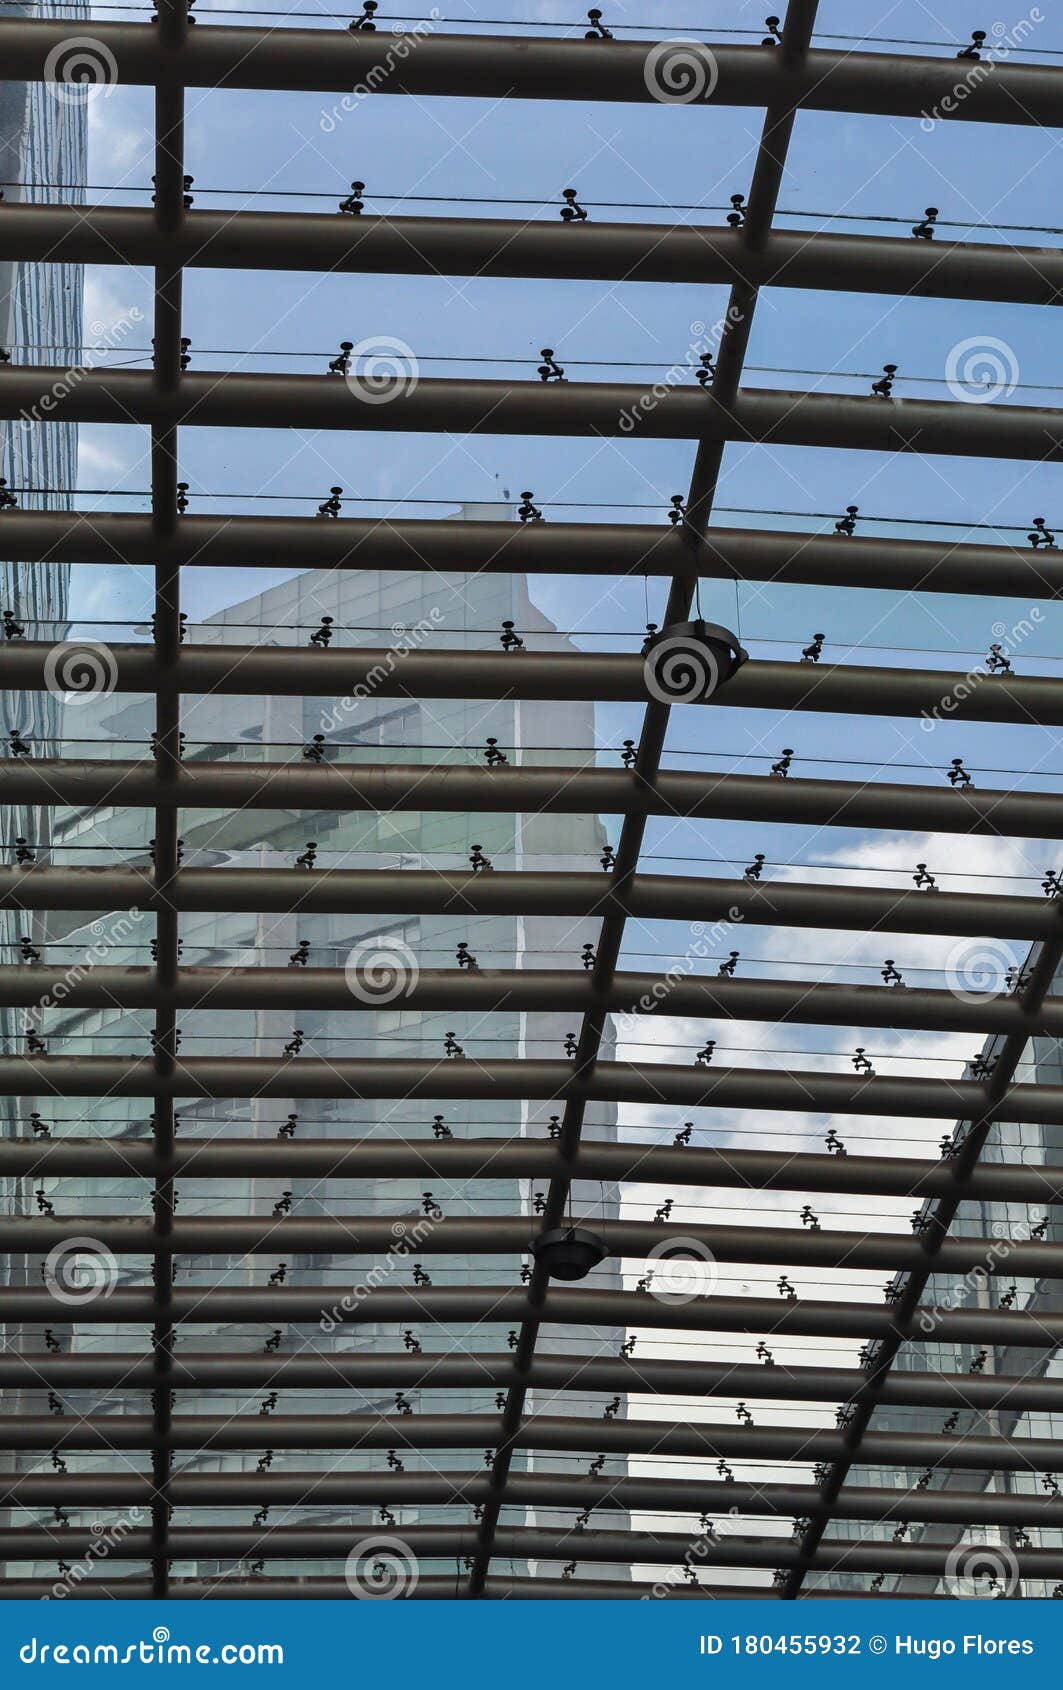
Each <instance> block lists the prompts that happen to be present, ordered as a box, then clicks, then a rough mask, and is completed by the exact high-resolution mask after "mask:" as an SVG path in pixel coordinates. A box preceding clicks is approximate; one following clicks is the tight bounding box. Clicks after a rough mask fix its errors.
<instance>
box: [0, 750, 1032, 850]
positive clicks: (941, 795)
mask: <svg viewBox="0 0 1063 1690" xmlns="http://www.w3.org/2000/svg"><path fill="white" fill-rule="evenodd" d="M0 804H42V805H55V804H61V805H64V806H70V807H72V808H90V807H92V808H94V807H97V806H105V805H109V804H110V805H119V804H120V805H122V806H123V807H124V808H126V809H128V808H130V807H132V806H137V807H141V808H156V807H157V806H158V805H160V804H161V805H163V806H164V807H165V806H166V805H167V804H174V805H176V806H177V808H178V809H192V810H213V809H220V810H230V809H256V810H264V809H278V810H296V811H298V810H306V811H312V812H317V811H319V810H329V811H331V810H344V811H352V810H353V811H362V812H373V811H380V810H418V811H422V812H428V811H437V810H443V811H462V810H468V811H471V812H473V813H475V814H478V815H479V814H499V813H506V814H520V813H523V812H531V811H535V812H542V813H544V814H551V815H590V814H595V813H596V814H599V815H621V814H632V815H634V814H644V815H666V816H668V817H669V818H671V819H676V818H688V819H691V820H731V821H765V822H779V823H810V824H812V825H815V826H823V827H859V828H867V827H883V828H888V829H892V830H897V829H901V828H910V829H912V830H913V831H917V832H942V833H964V834H967V833H986V834H991V835H992V836H993V837H994V838H998V837H1001V836H1004V837H1018V838H1027V839H1043V838H1046V837H1048V838H1051V837H1053V836H1054V835H1055V833H1056V831H1057V830H1058V828H1059V819H1060V813H1061V809H1063V798H1061V797H1060V795H1059V794H1058V793H1055V792H1001V791H998V790H996V789H994V788H991V787H981V786H972V787H968V788H966V789H964V788H960V787H949V786H946V785H944V784H943V785H942V786H941V787H936V786H935V787H931V786H899V785H893V784H891V783H887V782H884V781H883V782H878V783H875V784H867V783H864V784H860V783H854V782H849V781H830V780H799V779H794V778H793V777H791V778H790V779H788V780H773V779H771V778H769V777H768V776H763V775H714V774H695V773H689V772H686V771H678V770H670V769H669V770H664V771H663V772H662V773H660V774H658V775H656V776H655V778H654V780H653V781H652V783H650V782H645V781H642V780H640V778H639V776H638V775H637V774H636V773H632V772H630V771H628V770H626V769H597V768H594V767H587V768H583V769H578V768H574V767H573V768H539V767H533V766H528V765H521V766H519V767H515V766H512V765H507V766H505V767H502V768H495V769H489V768H486V767H483V766H478V765H475V764H459V763H454V764H447V763H441V764H437V765H436V766H435V767H433V768H426V767H425V766H424V765H423V764H414V765H409V766H403V765H401V764H391V765H388V764H379V765H376V766H374V765H371V764H360V763H347V764H337V763H333V764H329V765H314V764H312V763H309V762H307V763H302V764H300V763H299V762H298V761H296V762H294V763H260V764H246V763H245V764H240V763H183V764H182V765H181V766H180V768H179V769H178V770H177V771H176V773H175V774H174V777H173V779H172V780H170V781H167V782H164V781H162V780H161V779H160V777H159V775H158V773H157V771H156V770H155V768H154V766H153V765H152V764H151V763H149V762H147V761H144V762H139V763H132V762H109V761H105V760H103V759H99V760H97V761H94V762H75V761H66V760H54V761H52V760H45V759H43V758H41V759H11V760H9V761H7V762H4V763H0Z"/></svg>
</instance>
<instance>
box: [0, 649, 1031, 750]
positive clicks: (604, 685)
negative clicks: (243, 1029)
mask: <svg viewBox="0 0 1063 1690" xmlns="http://www.w3.org/2000/svg"><path fill="white" fill-rule="evenodd" d="M670 649H671V648H670ZM108 651H109V657H108V676H109V679H110V678H112V677H113V680H114V683H115V690H116V691H118V692H132V693H147V692H150V691H152V689H153V687H154V684H155V681H156V678H157V673H158V669H157V661H156V657H155V653H154V649H153V648H152V647H151V646H150V645H114V646H110V647H108ZM690 652H691V659H692V662H694V663H695V664H696V663H697V661H698V659H699V657H701V654H702V648H701V647H700V646H699V645H698V644H697V643H696V642H691V643H690ZM54 664H55V646H54V643H53V644H51V645H49V644H45V643H43V642H40V643H38V642H33V643H30V642H28V641H18V642H17V643H15V644H14V645H9V646H8V647H7V649H6V650H5V651H4V654H3V680H4V685H5V687H6V688H7V689H8V690H9V691H12V692H15V691H19V690H26V691H38V692H39V691H42V690H45V689H46V687H47V678H48V673H49V665H52V666H54ZM694 673H695V677H696V674H697V670H696V669H695V671H694ZM986 678H987V679H988V680H989V682H990V684H989V685H986V686H977V685H974V684H973V683H972V682H971V681H970V680H968V679H967V677H966V675H965V674H960V673H952V672H950V671H948V670H937V669H880V668H876V667H873V666H870V665H867V666H864V665H859V666H858V665H855V664H847V665H843V664H836V665H832V664H823V663H821V664H818V665H813V664H810V663H779V662H776V663H759V662H751V663H746V664H744V665H743V666H742V668H741V669H739V670H738V672H737V674H735V675H733V676H731V678H730V679H729V680H728V681H727V683H726V686H724V687H721V688H719V689H717V690H715V691H712V690H710V689H709V686H708V672H707V671H706V672H705V679H706V686H705V690H704V692H703V693H701V694H699V695H698V696H695V697H683V698H681V699H679V700H678V702H682V703H688V704H708V703H710V702H712V703H714V704H715V703H721V702H722V703H725V704H726V705H727V706H728V708H733V709H745V710H750V709H759V710H782V711H800V710H811V711H815V712H828V713H831V714H841V713H845V714H849V715H854V716H890V717H896V716H913V717H923V718H931V719H933V718H934V716H935V713H937V715H939V716H940V714H941V713H942V711H943V710H944V712H945V714H946V715H947V717H948V719H949V720H950V721H952V720H956V721H980V722H1012V723H1016V724H1019V725H1022V726H1025V725H1027V724H1029V723H1030V722H1036V723H1038V724H1039V725H1040V726H1042V727H1060V726H1063V680H1060V679H1058V678H1057V677H1055V676H1050V675H1022V676H1018V675H993V676H988V675H987V676H986ZM174 680H175V684H176V686H177V688H178V690H179V691H180V692H181V693H184V694H187V695H190V694H196V693H210V694H220V695H222V696H228V695H230V694H239V695H241V696H246V697H253V698H258V697H267V696H274V697H285V698H304V697H317V696H319V695H320V696H321V697H334V696H346V695H351V694H353V695H354V696H361V693H360V690H359V689H363V688H366V687H369V688H370V689H371V690H372V691H373V692H374V694H376V695H377V696H379V697H386V698H394V697H401V698H466V699H472V698H477V699H479V698H490V699H505V698H515V699H523V700H543V699H545V700H551V699H557V700H563V701H567V700H569V699H573V700H577V699H578V700H591V701H595V700H596V701H599V702H601V703H617V702H620V703H623V702H645V701H646V700H647V699H648V698H650V697H652V696H653V688H654V687H655V686H659V684H660V681H659V679H658V677H657V674H656V671H655V669H654V667H653V662H652V657H651V658H650V659H645V658H643V657H641V656H638V655H634V654H633V655H630V656H628V655H624V654H623V653H620V652H581V653H580V654H579V655H578V656H570V655H569V654H567V653H564V652H528V651H525V652H523V653H521V654H520V656H519V660H515V659H514V658H513V657H512V656H507V655H506V654H505V653H502V652H490V651H450V650H446V651H405V650H399V651H398V652H396V651H394V650H389V649H387V648H381V649H378V648H375V647H372V646H365V647H359V648H358V649H357V650H353V651H316V650H315V651H314V652H312V654H310V655H308V653H307V650H306V648H305V647H303V648H300V649H293V650H288V651H283V650H278V649H277V648H267V647H263V646H183V647H182V648H181V651H180V654H179V656H178V659H177V662H176V663H175V665H174ZM687 690H689V689H687ZM339 737H340V739H341V740H342V737H343V736H342V732H341V734H340V736H339Z"/></svg>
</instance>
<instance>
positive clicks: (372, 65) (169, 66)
mask: <svg viewBox="0 0 1063 1690" xmlns="http://www.w3.org/2000/svg"><path fill="white" fill-rule="evenodd" d="M93 27H94V40H98V41H99V42H100V44H101V45H102V46H103V47H104V48H106V50H107V52H108V53H109V54H110V55H111V56H112V59H113V62H114V63H115V64H116V65H117V74H118V76H119V77H120V78H121V81H122V82H123V83H143V84H149V85H150V84H153V83H156V82H160V81H161V82H163V83H165V84H167V85H169V84H171V83H183V84H184V85H185V86H187V87H192V88H215V87H226V88H259V89H275V90H276V89H279V90H283V91H285V92H287V91H289V90H292V91H299V90H307V91H309V92H311V93H315V94H317V93H321V94H325V93H334V94H339V95H343V96H345V101H343V100H341V101H339V102H338V103H337V109H336V112H335V114H334V116H333V121H334V123H336V124H338V123H340V122H342V121H343V114H344V113H345V112H347V111H353V110H355V108H356V105H357V94H358V92H359V91H361V90H362V89H363V88H364V89H365V90H367V91H369V92H373V93H380V94H413V95H418V96H422V97H423V96H426V95H452V96H466V97H469V98H474V99H491V100H494V99H504V98H508V99H522V100H579V101H581V102H585V101H587V100H598V101H622V102H637V103H640V104H642V103H646V102H656V103H660V101H661V99H662V96H663V97H665V98H667V97H668V96H669V93H670V90H671V89H672V86H673V85H672V84H671V83H670V82H669V81H667V80H664V81H663V82H662V80H661V78H662V70H661V68H660V67H661V60H662V53H663V56H664V59H665V69H667V56H668V49H669V48H670V47H673V48H674V47H676V46H677V45H678V47H681V48H682V49H684V52H685V53H686V55H687V57H689V51H690V44H689V43H688V42H680V43H678V44H676V43H672V42H664V43H660V42H657V41H654V40H652V39H651V40H636V41H628V40H612V41H600V42H596V41H585V40H582V39H576V38H573V39H570V40H549V39H544V38H543V37H542V36H529V37H523V36H497V35H467V34H464V33H461V34H445V33H442V32H438V31H437V32H431V31H428V32H423V31H422V32H420V33H418V32H417V31H416V30H415V31H413V32H412V37H411V34H410V33H407V34H403V35H398V34H392V33H391V32H390V31H387V30H378V31H376V32H375V33H372V34H370V33H368V32H366V31H361V30H355V31H352V32H348V31H344V30H337V29H320V30H317V29H315V30H299V29H272V30H271V29H265V28H261V27H260V28H229V27H219V26H216V25H211V27H210V28H209V29H199V30H189V32H188V35H187V37H186V39H185V41H184V42H183V43H182V45H181V46H180V48H178V49H176V50H172V51H170V52H167V53H165V54H164V52H163V50H162V47H161V46H160V43H159V39H158V35H157V33H156V32H155V31H154V30H153V29H152V28H151V26H150V25H148V24H125V23H111V22H97V21H96V20H93ZM69 40H70V28H69V25H68V24H65V23H64V22H63V21H62V20H57V21H54V22H53V21H36V20H29V21H27V22H25V23H23V21H22V20H21V19H19V20H15V19H10V20H6V21H5V22H4V23H2V24H0V59H2V61H3V63H4V66H5V69H6V72H7V75H8V76H10V77H13V78H15V79H25V80H28V81H38V80H41V79H43V78H45V77H47V76H49V75H51V76H55V75H57V74H58V72H57V71H56V69H55V66H56V62H57V60H58V61H59V62H62V49H63V48H64V46H65V45H67V44H68V43H69ZM704 52H705V59H706V76H705V84H706V94H705V98H706V99H709V98H711V102H712V104H713V105H716V106H731V105H738V106H763V105H768V104H781V105H784V106H786V105H791V104H796V105H800V106H802V107H804V108H806V109H807V110H810V111H841V112H868V113H871V114H875V115H882V116H893V117H913V118H918V117H921V118H933V119H935V120H943V121H967V122H976V123H1005V124H1036V125H1037V126H1039V127H1053V126H1056V125H1060V124H1063V87H1061V79H1060V75H1059V72H1058V71H1057V70H1056V69H1055V68H1054V67H1049V66H1041V65H1032V64H1016V63H1013V62H1011V61H1010V60H1008V61H1005V60H1003V59H1001V60H997V61H994V62H993V63H991V64H983V65H978V64H970V65H968V66H966V67H962V66H961V67H960V68H959V69H958V68H957V64H956V61H955V59H954V58H951V57H950V58H928V57H917V56H914V55H903V56H902V55H900V54H895V53H854V52H841V51H834V50H831V51H828V50H826V49H816V50H813V51H810V52H808V53H806V54H804V55H803V56H802V58H801V60H800V61H799V62H798V63H796V64H784V63H783V62H782V60H781V55H780V54H778V53H767V52H765V50H764V49H763V48H758V47H754V46H741V47H736V46H731V45H718V44H717V43H716V42H713V43H712V44H711V55H710V50H709V45H708V44H706V46H705V49H704ZM50 55H51V58H50V60H49V56H50ZM710 65H711V67H712V69H713V71H714V74H713V75H712V76H711V77H710V76H709V75H708V71H709V68H710ZM352 89H353V90H355V93H354V94H352V93H351V90H352ZM710 90H711V93H710ZM345 102H346V103H345ZM568 232H569V233H570V234H571V235H572V236H573V238H574V239H577V240H578V239H579V236H580V234H581V233H582V231H581V230H579V229H577V228H573V229H571V230H569V231H568Z"/></svg>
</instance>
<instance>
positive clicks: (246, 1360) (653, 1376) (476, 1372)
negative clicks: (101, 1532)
mask: <svg viewBox="0 0 1063 1690" xmlns="http://www.w3.org/2000/svg"><path fill="white" fill-rule="evenodd" d="M514 1377H515V1363H514V1359H513V1355H512V1353H511V1352H510V1351H508V1350H499V1351H497V1352H495V1353H493V1354H492V1353H490V1352H484V1353H480V1354H477V1353H471V1354H470V1353H465V1354H463V1355H437V1354H432V1355H420V1356H418V1355H410V1354H407V1353H406V1352H405V1351H403V1350H397V1351H394V1352H392V1353H391V1354H377V1355H369V1354H365V1353H356V1352H352V1351H330V1352H329V1353H328V1355H325V1356H317V1355H278V1356H267V1355H231V1356H219V1355H203V1354H200V1355H196V1354H195V1353H193V1352H191V1351H189V1350H187V1349H185V1348H184V1347H183V1346H182V1350H181V1353H180V1354H179V1355H177V1356H176V1357H175V1359H174V1363H173V1374H172V1383H173V1384H174V1385H175V1387H177V1388H178V1389H180V1390H181V1391H196V1392H205V1391H219V1390H227V1389H231V1390H236V1391H245V1390H259V1389H261V1390H269V1389H274V1388H275V1389H277V1390H284V1391H293V1390H318V1389H320V1388H321V1387H323V1386H324V1387H330V1388H335V1387H338V1386H340V1385H347V1386H350V1387H351V1388H352V1389H361V1390H363V1391H364V1392H366V1393H377V1394H379V1393H380V1392H386V1391H394V1390H397V1389H400V1388H401V1389H402V1390H404V1391H416V1390H422V1389H425V1388H431V1389H432V1390H433V1391H446V1390H468V1389H470V1388H472V1389H483V1390H487V1389H488V1388H491V1389H495V1388H497V1387H499V1386H508V1385H510V1384H512V1383H513V1380H514ZM154 1379H155V1373H154V1369H153V1366H152V1363H151V1360H150V1358H145V1359H142V1360H137V1359H136V1357H135V1356H133V1355H131V1354H130V1353H128V1352H125V1353H122V1354H113V1355H108V1354H106V1353H105V1352H95V1351H92V1352H86V1353H78V1354H74V1355H65V1354H64V1355H53V1354H49V1353H48V1352H47V1351H41V1352H28V1353H25V1354H21V1353H19V1352H18V1351H15V1350H11V1349H8V1350H6V1351H3V1352H2V1353H0V1385H4V1386H12V1387H14V1386H18V1387H20V1388H22V1389H25V1390H44V1389H45V1388H49V1389H53V1390H55V1391H57V1392H59V1393H60V1394H62V1393H64V1392H67V1391H77V1390H83V1389H88V1388H90V1387H107V1388H121V1389H122V1390H124V1391H125V1392H127V1393H129V1392H137V1391H145V1390H149V1389H150V1388H151V1386H152V1383H153V1381H154ZM529 1383H530V1387H531V1389H533V1390H542V1391H544V1392H549V1393H554V1392H557V1391H575V1392H577V1393H579V1394H581V1395H585V1394H586V1393H587V1392H589V1391H602V1392H605V1393H608V1394H613V1395H615V1394H616V1393H617V1392H620V1393H621V1394H624V1393H626V1392H631V1391H634V1393H635V1394H636V1395H638V1396H643V1395H645V1396H653V1395H655V1394H656V1395H664V1396H669V1397H694V1398H700V1397H723V1398H726V1399H728V1400H729V1399H731V1398H744V1399H746V1400H748V1401H752V1402H757V1401H769V1402H770V1401H790V1402H827V1403H836V1402H839V1401H841V1402H851V1401H852V1400H854V1399H855V1398H857V1397H859V1396H860V1395H861V1393H866V1392H867V1390H868V1376H867V1375H866V1374H865V1373H863V1372H861V1371H857V1370H854V1369H851V1368H820V1367H793V1366H791V1365H790V1364H787V1365H785V1366H780V1365H772V1366H762V1365H760V1364H759V1363H758V1364H756V1365H753V1364H749V1365H735V1364H734V1363H731V1362H709V1361H697V1360H694V1361H688V1360H684V1361H669V1360H666V1359H661V1358H657V1357H652V1358H649V1359H647V1358H642V1359H641V1360H640V1361H639V1364H638V1378H637V1380H632V1377H631V1369H630V1367H629V1366H628V1364H627V1363H626V1362H625V1361H621V1360H617V1359H616V1358H615V1357H610V1358H602V1357H601V1356H576V1357H563V1358H559V1357H557V1356H549V1355H536V1357H535V1359H534V1360H533V1362H532V1366H531V1370H530V1373H529ZM875 1398H876V1401H878V1402H880V1403H883V1404H887V1405H895V1406H898V1407H906V1408H945V1409H951V1408H970V1409H972V1410H980V1411H985V1410H989V1409H999V1408H1006V1409H1007V1410H1008V1411H1009V1412H1015V1413H1019V1412H1021V1411H1023V1410H1031V1411H1033V1410H1040V1411H1042V1412H1044V1413H1058V1412H1060V1410H1061V1408H1063V1381H1061V1380H1059V1379H1052V1378H1039V1377H1036V1376H1020V1375H1008V1374H962V1375H956V1376H953V1375H949V1374H943V1373H916V1372H909V1371H908V1370H907V1369H906V1370H905V1371H904V1372H903V1373H901V1372H898V1373H896V1374H894V1373H891V1374H890V1375H889V1377H888V1378H887V1379H886V1380H885V1381H884V1382H883V1383H882V1384H881V1385H879V1386H878V1387H877V1388H876V1390H875ZM19 1482H20V1483H21V1482H23V1481H21V1480H20V1481H19ZM34 1482H38V1481H36V1480H35V1481H34ZM39 1482H41V1483H51V1482H54V1479H53V1478H50V1477H48V1476H45V1477H43V1478H41V1479H40V1481H39ZM88 1482H89V1481H88V1480H86V1483H88ZM101 1482H102V1481H101ZM189 1482H191V1478H190V1480H189ZM203 1482H204V1483H207V1482H208V1480H207V1478H206V1477H204V1479H203ZM247 1482H248V1483H250V1482H251V1480H250V1476H248V1479H247ZM278 1482H279V1481H278ZM846 1493H847V1494H848V1487H846ZM795 1512H800V1510H795Z"/></svg>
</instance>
